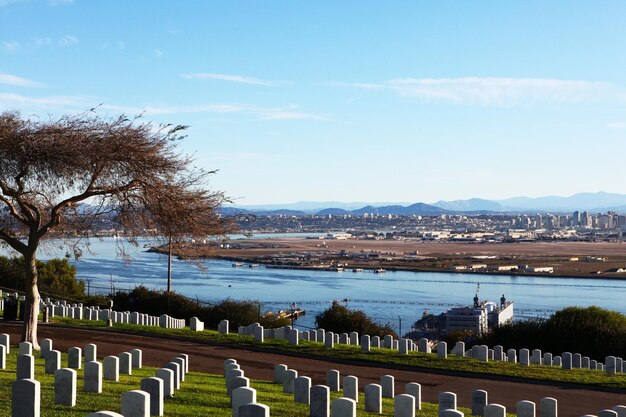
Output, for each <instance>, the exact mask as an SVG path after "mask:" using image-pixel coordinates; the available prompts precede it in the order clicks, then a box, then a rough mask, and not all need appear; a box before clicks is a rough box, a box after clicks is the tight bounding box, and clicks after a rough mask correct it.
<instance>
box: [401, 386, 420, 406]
mask: <svg viewBox="0 0 626 417" xmlns="http://www.w3.org/2000/svg"><path fill="white" fill-rule="evenodd" d="M404 390H405V392H406V393H407V394H409V395H412V396H413V398H415V409H416V410H421V409H422V386H421V385H420V384H418V383H417V382H409V383H408V384H406V385H405V388H404Z"/></svg>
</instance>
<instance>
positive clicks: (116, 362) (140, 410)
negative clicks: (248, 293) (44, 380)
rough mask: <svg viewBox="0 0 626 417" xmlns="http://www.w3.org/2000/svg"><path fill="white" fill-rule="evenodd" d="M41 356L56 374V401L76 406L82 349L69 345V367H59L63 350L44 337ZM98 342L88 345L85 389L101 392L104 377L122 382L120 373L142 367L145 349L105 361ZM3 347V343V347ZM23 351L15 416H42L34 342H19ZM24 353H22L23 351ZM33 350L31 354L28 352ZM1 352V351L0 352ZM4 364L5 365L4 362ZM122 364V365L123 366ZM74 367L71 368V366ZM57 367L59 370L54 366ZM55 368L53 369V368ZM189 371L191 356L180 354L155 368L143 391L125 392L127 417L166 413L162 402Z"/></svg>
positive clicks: (123, 406) (123, 401) (123, 402)
mask: <svg viewBox="0 0 626 417" xmlns="http://www.w3.org/2000/svg"><path fill="white" fill-rule="evenodd" d="M42 342H43V343H42V346H45V351H44V349H42V356H43V357H44V358H45V361H46V366H45V369H46V373H54V402H55V404H62V405H67V406H70V407H73V406H75V405H76V386H77V382H76V381H77V376H76V370H75V369H80V365H81V360H80V356H81V349H80V348H77V347H73V348H70V351H69V352H68V362H69V366H70V368H60V366H59V364H60V352H58V351H55V350H52V349H51V348H52V341H51V340H50V339H44V341H42ZM96 349H97V347H96V345H94V344H88V345H87V346H86V347H85V351H86V352H87V353H86V359H87V357H88V356H89V357H91V358H92V359H93V361H86V362H85V372H84V388H83V390H84V391H85V392H95V393H101V392H102V379H103V375H104V379H106V380H112V381H119V373H120V371H122V373H126V374H128V375H130V374H132V368H133V367H134V368H141V366H142V363H141V362H142V352H141V350H139V349H133V350H132V351H131V352H123V353H120V354H119V355H118V356H107V357H105V358H104V373H103V371H102V370H103V364H101V363H99V362H97V361H96V360H95V358H96ZM0 350H4V345H2V347H1V348H0ZM19 351H20V354H19V355H18V357H17V367H16V375H17V378H16V381H15V382H14V383H13V399H12V415H13V416H20V417H22V416H23V417H31V416H32V417H38V416H39V415H40V404H41V387H40V383H39V381H37V380H35V375H34V363H35V360H34V357H33V356H32V345H31V344H30V343H28V342H22V343H20V345H19ZM22 352H23V353H22ZM27 352H30V353H27ZM0 353H1V352H0ZM3 362H4V363H3V365H5V364H6V362H5V361H3ZM120 365H121V366H120ZM72 366H73V367H74V368H75V369H72V368H71V367H72ZM54 368H57V369H54ZM53 369H54V370H53ZM188 371H189V356H188V355H186V354H180V355H178V356H177V357H175V358H174V359H173V360H172V361H171V362H169V363H167V364H166V365H165V366H164V367H163V368H161V369H159V370H157V371H156V374H155V375H156V376H155V377H150V378H144V379H142V380H141V383H140V387H141V390H133V391H129V392H126V393H124V394H122V399H121V409H122V415H124V416H142V417H143V416H145V417H147V416H148V415H157V416H162V415H163V402H164V398H165V397H171V396H173V395H174V392H175V390H176V389H179V388H180V384H181V383H182V382H183V381H184V380H185V374H186V373H187V372H188Z"/></svg>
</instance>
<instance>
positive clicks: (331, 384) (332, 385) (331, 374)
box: [326, 369, 340, 391]
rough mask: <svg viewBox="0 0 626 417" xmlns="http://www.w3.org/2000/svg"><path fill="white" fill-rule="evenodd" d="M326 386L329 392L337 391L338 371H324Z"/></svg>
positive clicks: (338, 387)
mask: <svg viewBox="0 0 626 417" xmlns="http://www.w3.org/2000/svg"><path fill="white" fill-rule="evenodd" d="M326 385H327V386H328V388H329V389H330V390H331V391H339V389H340V386H339V371H338V370H336V369H330V370H328V371H326Z"/></svg>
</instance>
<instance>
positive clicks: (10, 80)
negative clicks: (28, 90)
mask: <svg viewBox="0 0 626 417" xmlns="http://www.w3.org/2000/svg"><path fill="white" fill-rule="evenodd" d="M0 84H7V85H14V86H16V87H41V86H42V84H41V83H38V82H37V81H33V80H29V79H27V78H22V77H18V76H17V75H11V74H3V73H1V72H0Z"/></svg>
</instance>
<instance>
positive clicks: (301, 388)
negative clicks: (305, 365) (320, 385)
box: [293, 376, 311, 404]
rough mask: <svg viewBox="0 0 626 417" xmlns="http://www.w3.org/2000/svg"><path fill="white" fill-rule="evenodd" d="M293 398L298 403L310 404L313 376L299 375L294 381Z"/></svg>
mask: <svg viewBox="0 0 626 417" xmlns="http://www.w3.org/2000/svg"><path fill="white" fill-rule="evenodd" d="M293 388H294V393H293V400H294V401H295V402H297V403H302V404H309V401H310V391H311V378H309V377H308V376H299V377H297V378H296V379H295V380H294V383H293Z"/></svg>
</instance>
